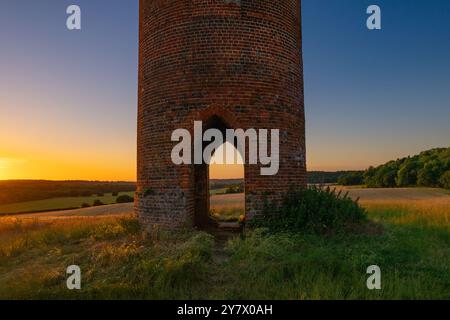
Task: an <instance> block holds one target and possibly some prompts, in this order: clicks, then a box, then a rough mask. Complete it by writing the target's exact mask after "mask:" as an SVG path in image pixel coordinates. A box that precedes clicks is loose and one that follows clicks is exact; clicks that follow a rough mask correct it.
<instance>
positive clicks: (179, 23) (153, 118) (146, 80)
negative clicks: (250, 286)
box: [135, 0, 306, 228]
mask: <svg viewBox="0 0 450 320" xmlns="http://www.w3.org/2000/svg"><path fill="white" fill-rule="evenodd" d="M300 16H301V15H300V1H298V0H277V1H274V0H141V1H140V40H139V41H140V52H139V99H138V101H139V102H138V103H139V108H138V109H139V111H138V192H137V195H136V202H135V207H136V212H137V213H138V215H139V217H140V218H141V220H142V221H143V222H144V223H147V224H148V225H149V226H151V225H153V224H160V225H163V226H169V227H174V228H176V227H184V226H187V227H189V226H192V225H194V224H195V221H196V220H195V216H196V214H199V211H200V210H203V208H202V209H199V203H200V206H204V205H205V204H206V205H207V201H206V200H202V198H204V197H207V193H206V195H205V192H204V191H205V188H207V185H204V183H207V182H205V179H207V173H206V175H205V170H207V167H206V166H195V165H182V166H176V165H174V164H172V161H171V151H172V148H173V146H174V143H172V142H171V134H172V132H173V130H175V129H178V128H185V129H188V130H191V131H192V130H193V126H194V121H195V120H198V121H204V122H207V121H208V120H209V119H211V117H213V116H216V117H218V118H220V119H221V120H222V121H223V123H224V124H225V125H226V126H227V127H229V128H233V129H237V128H241V129H244V130H245V129H248V128H255V129H280V170H279V173H278V175H276V176H261V175H260V167H259V165H246V166H245V192H246V214H247V215H249V216H252V215H254V214H258V213H259V212H261V208H262V205H263V201H262V200H263V198H264V197H268V198H269V199H272V200H276V201H278V200H280V199H281V197H282V194H283V193H284V192H286V190H287V189H288V188H289V186H291V185H295V186H305V185H306V168H305V124H304V99H303V67H302V64H303V63H302V55H301V50H302V48H301V21H300V20H301V19H300ZM196 208H197V209H196Z"/></svg>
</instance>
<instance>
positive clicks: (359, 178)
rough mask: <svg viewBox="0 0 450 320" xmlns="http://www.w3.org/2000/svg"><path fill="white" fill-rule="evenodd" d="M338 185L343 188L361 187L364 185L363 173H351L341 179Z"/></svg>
mask: <svg viewBox="0 0 450 320" xmlns="http://www.w3.org/2000/svg"><path fill="white" fill-rule="evenodd" d="M337 183H338V184H340V185H342V186H359V185H362V184H364V173H363V172H359V171H358V172H350V173H347V174H344V175H343V176H341V177H339V179H338V181H337Z"/></svg>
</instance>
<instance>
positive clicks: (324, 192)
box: [249, 187, 367, 234]
mask: <svg viewBox="0 0 450 320" xmlns="http://www.w3.org/2000/svg"><path fill="white" fill-rule="evenodd" d="M366 221H367V216H366V211H365V210H364V209H363V208H362V207H361V206H359V205H358V203H357V201H353V200H352V199H351V198H349V197H348V194H345V195H344V196H341V192H339V193H336V191H335V190H334V191H332V190H331V189H330V188H329V187H328V188H326V189H322V188H318V187H311V188H307V189H298V190H292V191H290V192H289V193H288V194H287V195H286V197H285V199H284V201H283V203H282V205H281V206H280V207H279V208H277V207H275V206H273V205H271V204H270V203H268V202H267V201H266V204H265V209H264V212H263V214H262V215H261V216H257V217H255V218H253V219H252V220H251V221H250V222H249V223H250V224H249V225H250V226H251V227H257V228H267V229H268V230H269V232H311V233H317V234H326V233H334V232H340V231H346V230H350V229H352V228H355V227H358V226H360V225H363V224H365V222H366Z"/></svg>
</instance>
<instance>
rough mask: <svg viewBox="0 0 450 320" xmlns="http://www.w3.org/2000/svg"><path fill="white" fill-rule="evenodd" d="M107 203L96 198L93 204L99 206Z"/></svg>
mask: <svg viewBox="0 0 450 320" xmlns="http://www.w3.org/2000/svg"><path fill="white" fill-rule="evenodd" d="M104 205H105V204H104V203H103V202H102V201H101V200H98V199H96V200H94V204H93V205H92V206H94V207H99V206H104Z"/></svg>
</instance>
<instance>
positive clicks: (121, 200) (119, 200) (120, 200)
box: [116, 194, 134, 203]
mask: <svg viewBox="0 0 450 320" xmlns="http://www.w3.org/2000/svg"><path fill="white" fill-rule="evenodd" d="M133 201H134V199H133V197H130V196H129V195H127V194H124V195H121V196H118V197H117V199H116V203H130V202H133Z"/></svg>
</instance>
